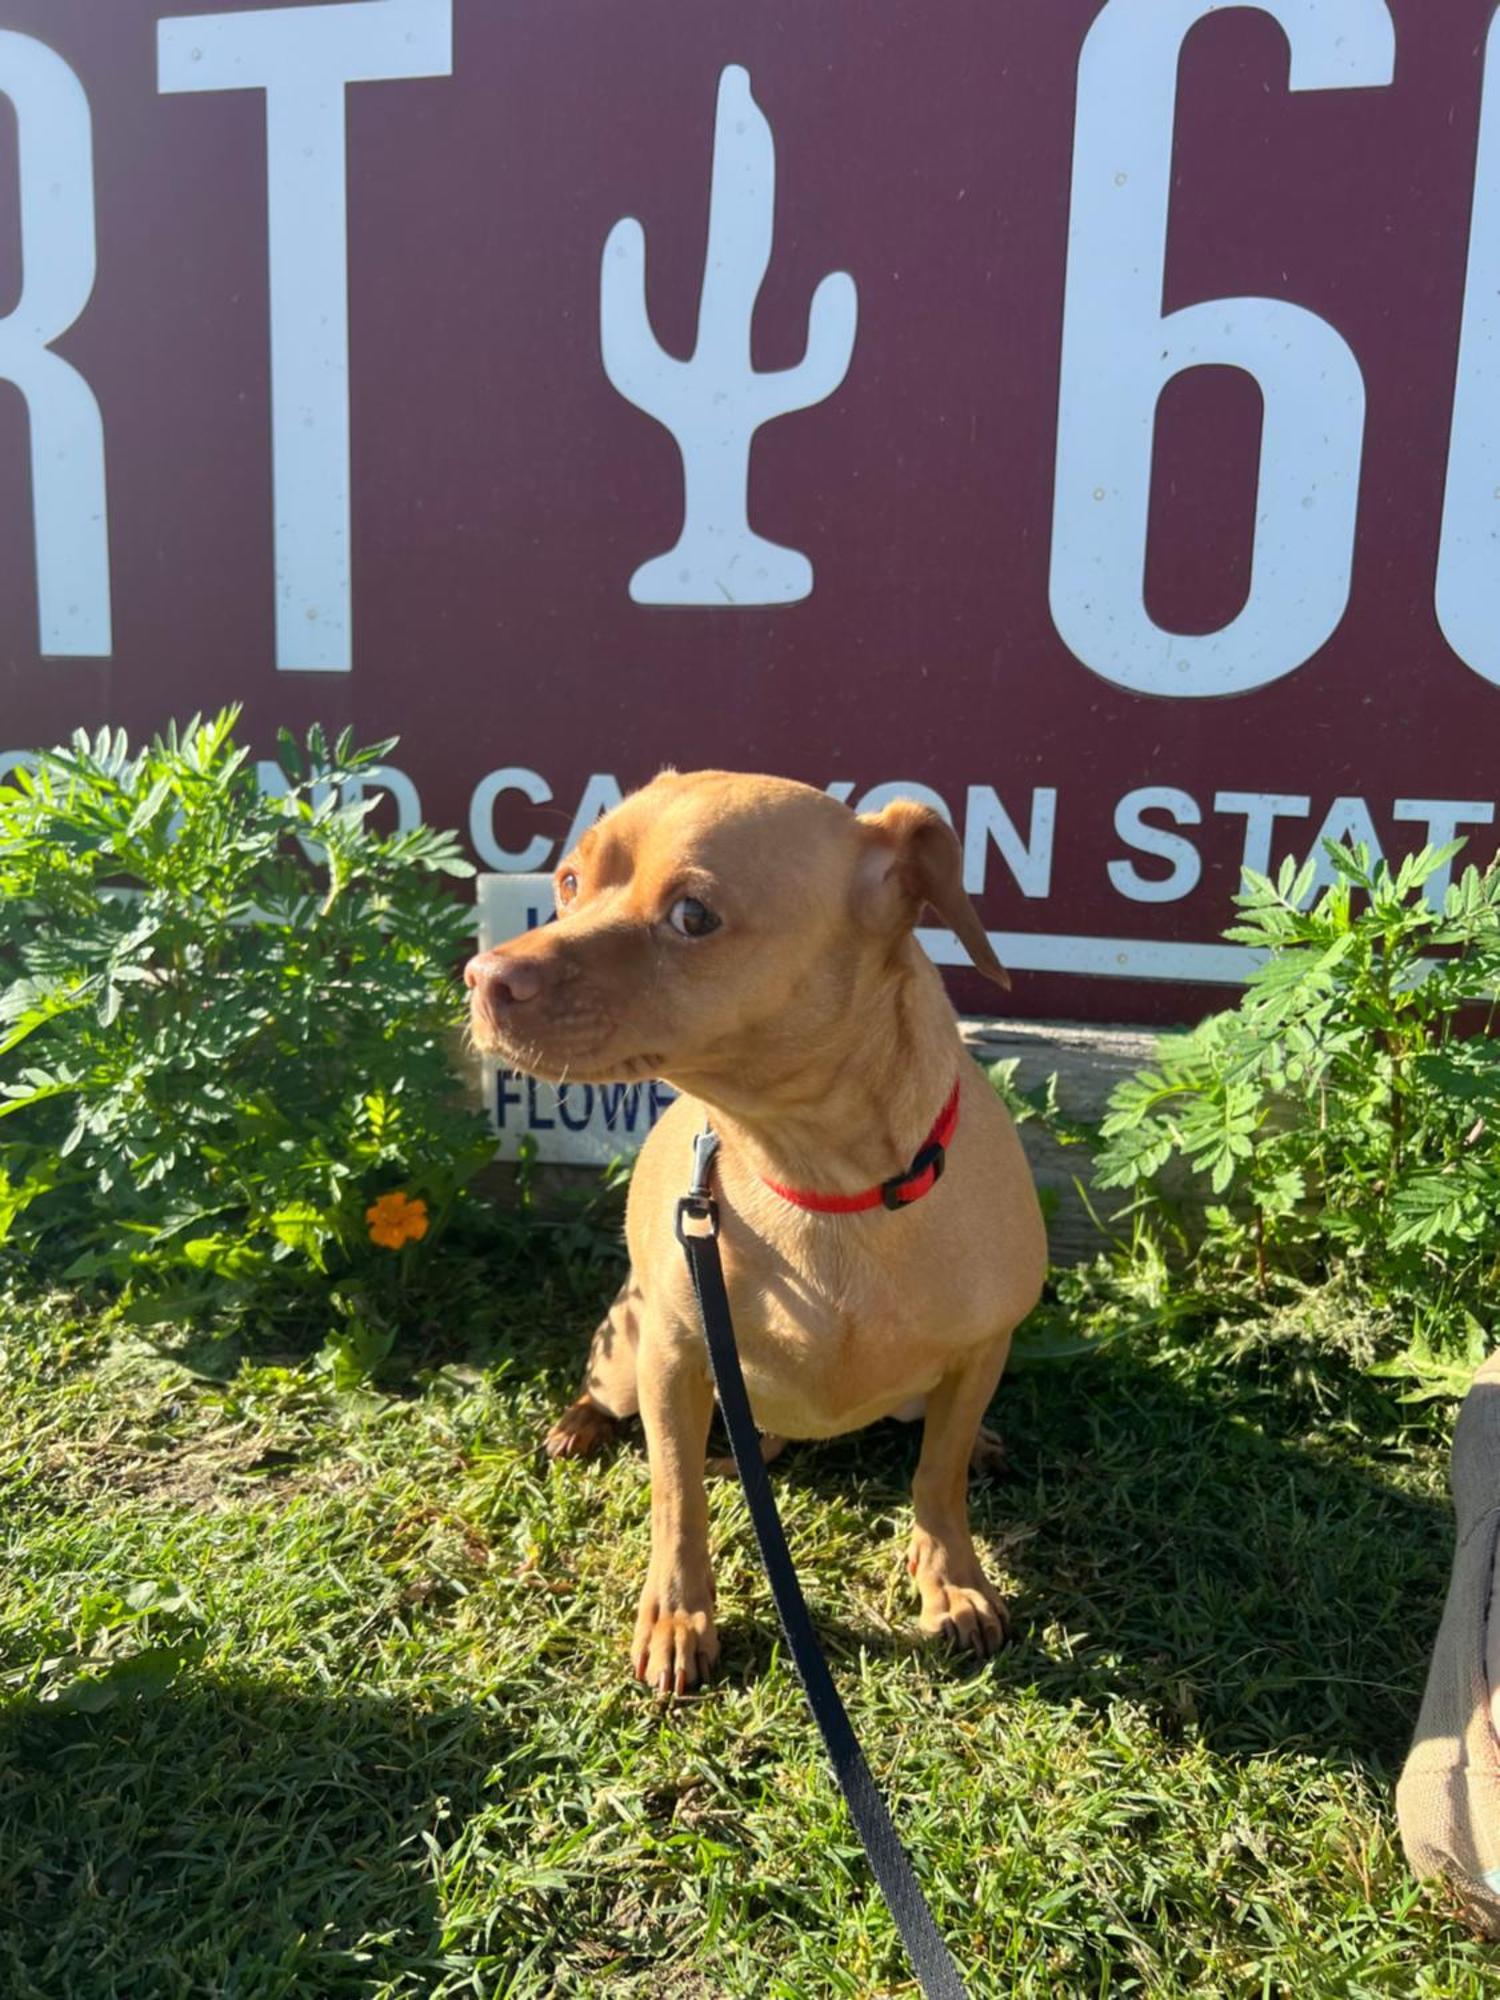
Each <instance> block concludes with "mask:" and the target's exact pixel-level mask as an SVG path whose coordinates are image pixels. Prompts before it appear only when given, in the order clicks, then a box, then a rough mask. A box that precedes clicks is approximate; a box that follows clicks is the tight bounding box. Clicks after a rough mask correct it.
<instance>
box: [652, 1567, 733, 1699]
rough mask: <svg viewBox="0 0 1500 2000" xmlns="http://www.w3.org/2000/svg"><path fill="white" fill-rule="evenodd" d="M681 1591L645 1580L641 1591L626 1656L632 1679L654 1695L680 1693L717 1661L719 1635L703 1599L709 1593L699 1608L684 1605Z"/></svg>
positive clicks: (697, 1680) (708, 1670) (713, 1666)
mask: <svg viewBox="0 0 1500 2000" xmlns="http://www.w3.org/2000/svg"><path fill="white" fill-rule="evenodd" d="M686 1595H687V1593H683V1592H672V1593H670V1594H669V1593H667V1592H663V1591H658V1590H657V1589H656V1588H655V1586H654V1585H653V1584H651V1583H648V1584H647V1585H646V1588H645V1590H644V1591H642V1593H641V1608H640V1611H639V1613H638V1614H637V1616H636V1621H635V1639H634V1642H633V1644H632V1646H631V1650H630V1657H631V1659H632V1660H633V1661H634V1663H635V1677H636V1679H637V1680H638V1681H644V1682H645V1683H646V1685H647V1686H648V1687H652V1688H655V1689H656V1691H657V1693H658V1694H686V1693H687V1692H688V1690H689V1689H690V1688H695V1687H697V1685H698V1684H699V1682H700V1681H703V1680H706V1679H707V1678H708V1676H709V1675H710V1674H711V1673H712V1672H713V1670H714V1668H715V1666H716V1665H717V1664H718V1659H719V1635H718V1632H717V1631H716V1630H715V1628H714V1615H713V1612H712V1611H710V1610H709V1609H708V1606H707V1602H706V1600H707V1597H708V1595H709V1593H708V1592H707V1591H705V1592H704V1593H703V1594H702V1596H703V1599H704V1602H703V1606H702V1608H701V1609H695V1608H691V1607H690V1606H689V1605H688V1604H686V1603H684V1602H683V1601H682V1599H683V1598H684V1597H685V1596H686ZM693 1595H695V1596H696V1593H693ZM674 1600H675V1601H674Z"/></svg>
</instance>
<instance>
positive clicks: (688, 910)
mask: <svg viewBox="0 0 1500 2000" xmlns="http://www.w3.org/2000/svg"><path fill="white" fill-rule="evenodd" d="M667 922H668V923H669V924H670V925H671V926H672V928H673V930H674V931H676V932H677V933H678V935H679V936H681V937H689V938H701V937H707V936H708V934H709V932H710V931H716V930H717V929H718V928H719V919H718V918H717V917H716V916H715V915H714V913H713V911H712V910H711V909H709V907H708V905H707V904H706V903H700V902H699V901H698V898H697V897H696V896H679V897H678V899H677V901H676V902H675V903H674V904H673V905H672V907H671V909H670V910H669V911H668V912H667Z"/></svg>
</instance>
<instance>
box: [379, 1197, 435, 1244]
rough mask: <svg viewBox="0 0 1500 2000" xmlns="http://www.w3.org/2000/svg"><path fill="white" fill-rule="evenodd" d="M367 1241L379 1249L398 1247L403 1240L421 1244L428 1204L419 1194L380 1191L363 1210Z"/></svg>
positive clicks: (425, 1225) (425, 1231)
mask: <svg viewBox="0 0 1500 2000" xmlns="http://www.w3.org/2000/svg"><path fill="white" fill-rule="evenodd" d="M365 1221H366V1222H368V1223H369V1225H370V1241H371V1242H372V1243H378V1244H379V1245H380V1247H381V1249H382V1250H399V1249H400V1248H401V1246H402V1244H403V1243H420V1242H421V1240H422V1238H423V1237H424V1236H425V1235H426V1234H427V1204H426V1202H425V1201H423V1199H422V1197H421V1196H420V1195H417V1196H416V1197H413V1196H411V1195H405V1194H401V1193H399V1192H398V1193H396V1194H383V1195H382V1196H381V1197H380V1199H379V1200H378V1201H375V1202H372V1203H371V1204H370V1206H369V1207H368V1208H367V1209H366V1210H365Z"/></svg>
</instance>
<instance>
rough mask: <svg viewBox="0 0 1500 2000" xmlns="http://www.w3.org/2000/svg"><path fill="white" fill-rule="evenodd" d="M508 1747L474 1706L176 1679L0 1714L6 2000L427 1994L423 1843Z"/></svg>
mask: <svg viewBox="0 0 1500 2000" xmlns="http://www.w3.org/2000/svg"><path fill="white" fill-rule="evenodd" d="M503 1742H504V1737H503V1733H502V1732H501V1731H500V1730H499V1728H498V1726H497V1724H496V1720H495V1718H494V1716H493V1715H491V1714H490V1713H488V1712H487V1711H486V1710H483V1709H479V1708H470V1707H457V1708H451V1709H448V1710H446V1711H439V1712H434V1713H428V1712H424V1711H421V1710H419V1709H416V1708H414V1707H411V1706H408V1705H405V1704H402V1703H400V1702H396V1701H383V1700H374V1699H367V1698H363V1697H360V1696H344V1695H334V1694H329V1695H327V1696H316V1697H308V1696H304V1695H300V1694H291V1693H286V1692H282V1691H280V1690H278V1689H276V1688H274V1687H270V1686H265V1685H260V1684H255V1683H250V1682H244V1683H239V1684H231V1683H227V1682H213V1681H204V1680H193V1679H189V1678H187V1677H183V1678H182V1679H181V1680H179V1681H178V1682H177V1683H176V1684H175V1685H174V1686H172V1687H170V1688H168V1689H166V1690H164V1691H162V1692H161V1693H159V1694H157V1695H156V1696H154V1697H153V1698H151V1699H149V1700H142V1701H125V1702H122V1703H121V1704H119V1705H118V1706H116V1707H113V1708H110V1709H107V1710H105V1711H104V1712H102V1713H99V1714H94V1715H85V1714H79V1713H76V1712H69V1711H65V1710H63V1709H62V1708H61V1707H60V1706H56V1705H54V1706H41V1705H37V1704H35V1703H30V1702H27V1703H16V1704H13V1705H12V1706H11V1707H10V1708H9V1709H8V1710H6V1711H5V1712H3V1713H0V1912H3V1914H0V1990H3V1991H4V1992H5V1994H6V1995H7V1996H9V2000H32V1996H38V2000H40V1996H43V1995H46V1996H53V1995H58V1994H67V1995H68V1996H70V2000H94V1996H113V1995H115V1994H119V1995H121V1996H124V1995H126V1994H129V1995H132V1996H141V1995H151V1996H156V1995H169V1994H171V1995H176V1994H182V1995H189V1994H191V1995H199V1994H207V1993H222V1994H246V1995H249V1994H254V1995H255V1996H257V2000H269V1996H274V1995H279V1994H283V1993H312V1992H316V1993H318V1994H319V1995H326V1996H337V1995H340V1994H351V1995H352V1994H355V1993H361V1994H362V1993H367V1992H369V1991H370V1990H371V1981H372V1979H379V1980H381V1981H383V1982H385V1984H383V1985H382V1989H381V1990H382V1991H390V1992H392V1993H405V1992H410V1993H412V1994H420V1993H424V1992H427V1991H429V1990H430V1988H431V1986H432V1985H433V1984H434V1983H435V1974H436V1972H437V1970H438V1969H439V1966H440V1956H439V1952H440V1929H439V1915H438V1909H437V1903H436V1899H435V1896H434V1893H433V1890H432V1887H431V1873H432V1856H431V1852H430V1848H429V1843H433V1844H435V1845H436V1846H438V1847H439V1848H446V1847H447V1846H449V1845H450V1844H451V1842H452V1841H453V1840H454V1839H455V1838H456V1837H457V1835H458V1833H459V1831H460V1830H461V1828H462V1826H463V1824H464V1821H465V1819H466V1818H467V1817H468V1815H469V1814H470V1813H472V1812H473V1811H474V1810H475V1809H476V1808H477V1807H478V1806H479V1804H480V1803H481V1795H482V1793H483V1790H484V1786H485V1783H486V1779H487V1776H488V1773H489V1772H490V1770H491V1769H492V1768H493V1766H494V1764H495V1762H496V1760H497V1758H498V1756H499V1755H500V1753H501V1750H502V1747H503Z"/></svg>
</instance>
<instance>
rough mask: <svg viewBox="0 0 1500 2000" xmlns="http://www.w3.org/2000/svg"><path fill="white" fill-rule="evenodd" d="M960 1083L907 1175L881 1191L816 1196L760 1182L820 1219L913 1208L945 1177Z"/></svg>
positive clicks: (895, 1178) (957, 1080) (955, 1127)
mask: <svg viewBox="0 0 1500 2000" xmlns="http://www.w3.org/2000/svg"><path fill="white" fill-rule="evenodd" d="M961 1080H962V1079H961V1078H959V1077H955V1078H954V1079H953V1088H952V1090H950V1091H949V1093H948V1102H947V1103H946V1104H945V1105H944V1106H943V1108H942V1110H941V1111H940V1112H939V1113H938V1115H937V1122H936V1123H935V1124H934V1125H933V1128H932V1130H931V1131H930V1132H929V1133H928V1134H927V1137H926V1138H925V1139H924V1140H923V1142H922V1146H921V1150H920V1151H919V1152H918V1154H917V1156H916V1158H915V1159H914V1160H913V1161H912V1163H911V1165H910V1166H909V1167H908V1168H907V1169H906V1172H905V1173H904V1174H895V1175H893V1176H892V1178H891V1179H890V1180H888V1181H881V1183H880V1184H879V1186H878V1187H872V1188H865V1189H863V1190H862V1191H861V1192H860V1193H859V1194H813V1193H809V1192H808V1190H807V1189H806V1188H789V1187H783V1186H782V1185H781V1183H780V1182H779V1181H773V1180H767V1179H766V1176H765V1175H764V1174H762V1175H761V1179H762V1180H764V1181H765V1183H766V1186H767V1187H768V1188H769V1189H770V1190H771V1192H772V1194H779V1195H780V1196H781V1198H782V1200H783V1201H789V1202H792V1203H794V1204H795V1206H796V1207H798V1208H811V1209H816V1210H817V1212H818V1214H819V1215H857V1214H858V1213H859V1212H860V1211H861V1210H863V1209H867V1208H910V1207H911V1205H912V1203H913V1202H914V1201H920V1200H921V1199H922V1197H923V1195H924V1194H929V1193H931V1191H932V1189H933V1188H935V1187H936V1186H937V1184H938V1182H939V1181H940V1180H941V1179H942V1177H943V1166H944V1164H945V1162H946V1159H947V1153H948V1148H949V1146H950V1145H952V1143H953V1134H954V1133H955V1132H956V1131H957V1130H958V1086H959V1083H960V1081H961Z"/></svg>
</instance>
